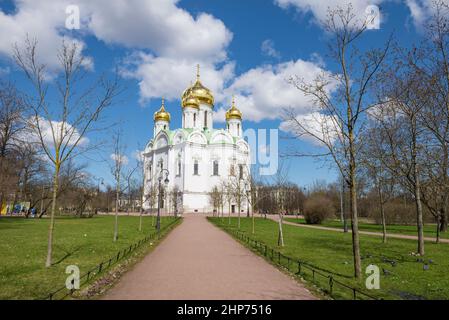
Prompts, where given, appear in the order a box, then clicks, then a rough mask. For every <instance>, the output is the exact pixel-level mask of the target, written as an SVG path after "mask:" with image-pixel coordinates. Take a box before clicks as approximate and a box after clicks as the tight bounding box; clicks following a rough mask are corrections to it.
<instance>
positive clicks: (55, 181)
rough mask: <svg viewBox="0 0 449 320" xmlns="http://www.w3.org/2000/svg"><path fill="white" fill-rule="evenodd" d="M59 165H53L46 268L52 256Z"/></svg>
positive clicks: (49, 264)
mask: <svg viewBox="0 0 449 320" xmlns="http://www.w3.org/2000/svg"><path fill="white" fill-rule="evenodd" d="M60 169H61V165H60V164H59V163H58V164H56V165H55V172H54V176H53V200H52V204H51V213H50V226H49V228H48V244H47V260H46V261H45V266H46V267H47V268H49V267H51V263H52V255H53V232H54V229H55V211H56V197H57V194H58V187H59V170H60Z"/></svg>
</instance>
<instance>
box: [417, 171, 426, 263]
mask: <svg viewBox="0 0 449 320" xmlns="http://www.w3.org/2000/svg"><path fill="white" fill-rule="evenodd" d="M415 206H416V225H417V227H418V253H419V254H420V255H421V256H423V255H424V253H425V252H424V227H423V225H424V223H423V211H422V203H421V186H420V181H419V178H418V177H416V182H415Z"/></svg>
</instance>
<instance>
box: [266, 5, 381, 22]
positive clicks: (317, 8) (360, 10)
mask: <svg viewBox="0 0 449 320" xmlns="http://www.w3.org/2000/svg"><path fill="white" fill-rule="evenodd" d="M385 1H388V0H319V1H318V0H274V2H275V3H276V4H277V5H278V6H280V7H281V8H284V9H287V8H289V7H293V8H295V9H296V10H298V11H299V12H302V13H311V14H312V15H313V16H314V18H315V22H316V23H318V24H322V22H323V21H325V20H326V15H327V13H328V8H336V7H337V6H339V7H340V8H346V7H347V6H348V4H351V5H352V8H353V12H354V14H355V18H356V19H357V20H359V21H360V22H364V21H366V18H367V12H366V11H365V10H366V8H367V7H368V6H370V5H377V6H379V5H380V4H381V3H383V2H385Z"/></svg>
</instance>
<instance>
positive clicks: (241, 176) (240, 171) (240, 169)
mask: <svg viewBox="0 0 449 320" xmlns="http://www.w3.org/2000/svg"><path fill="white" fill-rule="evenodd" d="M239 179H240V180H242V179H243V164H239Z"/></svg>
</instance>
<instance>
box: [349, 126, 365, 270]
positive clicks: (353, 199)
mask: <svg viewBox="0 0 449 320" xmlns="http://www.w3.org/2000/svg"><path fill="white" fill-rule="evenodd" d="M349 119H350V117H349ZM349 153H350V154H349V156H350V159H349V179H350V185H349V192H350V201H349V207H350V212H351V229H352V252H353V257H354V276H355V277H356V278H357V279H360V278H361V276H362V260H361V258H360V240H359V220H358V213H357V184H356V176H355V175H356V162H355V146H354V133H353V131H352V129H350V130H349Z"/></svg>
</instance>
